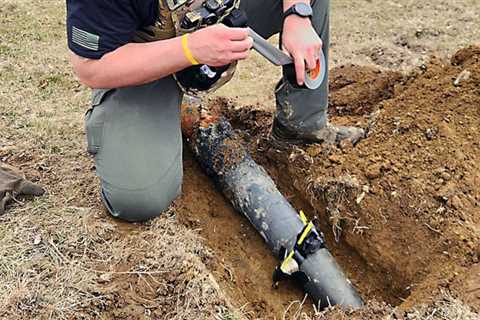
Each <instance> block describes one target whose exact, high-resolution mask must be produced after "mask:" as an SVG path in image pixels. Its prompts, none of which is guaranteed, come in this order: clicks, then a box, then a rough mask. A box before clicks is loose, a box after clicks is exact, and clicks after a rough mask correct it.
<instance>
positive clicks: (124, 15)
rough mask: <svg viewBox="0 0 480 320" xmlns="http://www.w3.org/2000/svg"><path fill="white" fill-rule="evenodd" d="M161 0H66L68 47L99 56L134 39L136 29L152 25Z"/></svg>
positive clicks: (92, 57)
mask: <svg viewBox="0 0 480 320" xmlns="http://www.w3.org/2000/svg"><path fill="white" fill-rule="evenodd" d="M158 1H159V0H67V35H68V47H69V48H70V50H72V51H73V52H75V53H76V54H77V55H79V56H81V57H85V58H90V59H100V58H101V57H102V56H103V55H104V54H106V53H108V52H111V51H114V50H115V49H117V48H119V47H121V46H123V45H125V44H127V43H130V42H132V39H133V37H134V35H135V32H136V31H137V30H139V29H141V28H142V27H145V26H149V25H153V24H154V23H155V20H156V19H157V16H158Z"/></svg>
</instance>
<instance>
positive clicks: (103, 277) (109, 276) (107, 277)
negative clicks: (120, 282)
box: [97, 273, 112, 283]
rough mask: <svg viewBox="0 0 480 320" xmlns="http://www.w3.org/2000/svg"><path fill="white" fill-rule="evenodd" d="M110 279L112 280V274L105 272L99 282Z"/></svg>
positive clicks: (106, 281) (105, 281)
mask: <svg viewBox="0 0 480 320" xmlns="http://www.w3.org/2000/svg"><path fill="white" fill-rule="evenodd" d="M110 281H112V275H111V274H110V273H104V274H102V275H100V276H99V277H98V279H97V282H98V283H108V282H110Z"/></svg>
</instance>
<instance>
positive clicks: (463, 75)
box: [453, 70, 472, 87]
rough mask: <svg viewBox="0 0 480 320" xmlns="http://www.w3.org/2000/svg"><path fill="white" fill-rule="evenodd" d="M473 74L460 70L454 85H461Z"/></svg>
mask: <svg viewBox="0 0 480 320" xmlns="http://www.w3.org/2000/svg"><path fill="white" fill-rule="evenodd" d="M471 75H472V73H471V72H470V71H468V70H463V71H462V72H460V74H459V75H458V77H457V78H456V79H455V80H454V81H453V85H454V86H455V87H459V86H460V85H461V83H462V82H463V81H467V80H468V79H470V76H471Z"/></svg>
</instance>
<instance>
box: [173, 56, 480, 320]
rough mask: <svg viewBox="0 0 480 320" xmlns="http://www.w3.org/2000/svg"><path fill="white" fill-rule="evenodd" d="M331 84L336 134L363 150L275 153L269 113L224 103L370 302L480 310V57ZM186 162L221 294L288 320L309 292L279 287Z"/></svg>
mask: <svg viewBox="0 0 480 320" xmlns="http://www.w3.org/2000/svg"><path fill="white" fill-rule="evenodd" d="M331 78H332V83H331V106H332V110H331V114H332V115H333V117H332V121H333V122H339V123H352V124H357V125H361V126H363V127H365V128H368V130H369V135H368V137H367V138H366V139H365V140H364V141H362V142H361V143H360V144H359V145H357V146H356V147H353V146H351V145H348V144H342V145H341V146H339V147H325V146H321V145H310V146H301V147H291V146H286V148H285V149H283V148H281V149H278V146H272V145H271V144H270V141H269V140H268V132H269V127H270V124H271V119H272V114H271V113H269V112H266V111H261V110H258V108H256V107H242V108H237V107H238V106H235V105H234V104H232V103H229V102H226V101H216V102H215V103H216V104H217V105H219V104H220V105H221V106H222V107H223V110H224V113H225V115H226V116H227V117H228V118H229V120H230V121H231V123H232V124H233V125H234V127H236V128H238V129H240V130H239V134H240V135H241V136H242V138H243V140H244V142H245V143H246V144H247V145H248V147H249V149H250V152H251V153H252V155H253V156H254V158H255V159H256V160H257V162H259V163H260V164H262V165H264V166H265V167H266V169H267V170H268V171H269V173H270V174H271V175H272V177H273V178H274V180H275V181H276V182H277V184H278V186H279V188H280V189H281V191H282V192H283V194H284V195H285V196H286V197H287V198H288V199H289V200H291V202H292V203H293V204H294V206H295V207H296V208H298V209H303V210H305V211H306V212H309V214H310V215H311V216H313V215H317V216H318V217H320V221H321V223H320V226H319V227H320V228H321V229H322V231H324V232H325V234H326V237H327V243H328V246H329V248H330V250H331V251H332V253H333V254H334V256H335V257H336V259H337V260H338V262H339V264H340V265H341V266H342V268H344V270H345V272H346V274H347V275H348V277H349V278H350V279H351V280H352V282H353V283H354V285H355V286H356V287H357V288H358V289H359V292H360V293H361V295H362V296H363V297H364V299H365V300H366V301H382V302H386V303H387V304H389V305H392V306H398V308H397V309H396V310H397V311H396V312H397V313H398V314H401V312H402V310H409V309H411V308H415V307H418V306H419V305H421V304H427V305H428V304H432V303H435V301H438V297H440V296H441V295H442V294H444V293H445V292H448V293H449V294H451V295H452V296H453V297H455V298H458V299H460V300H461V301H463V302H464V303H465V304H467V305H468V306H470V307H471V308H472V309H473V310H474V311H477V312H478V311H480V289H479V287H478V284H479V283H480V274H479V266H480V265H479V254H480V234H479V227H480V188H479V187H478V186H479V185H480V139H479V134H478V131H479V130H480V48H479V47H470V48H467V49H464V50H461V51H459V52H458V53H457V54H456V55H454V57H453V58H452V60H451V61H443V60H437V59H433V60H432V62H431V63H430V64H428V65H426V66H424V67H422V68H421V69H419V70H416V71H415V72H414V73H413V74H411V75H409V76H403V75H401V74H399V73H395V72H388V71H380V70H376V69H373V68H370V67H357V66H345V67H339V68H336V69H334V70H333V72H332V76H331ZM186 158H187V160H186V176H185V182H186V183H185V186H184V196H183V198H182V199H180V200H179V202H178V204H177V209H178V211H177V212H178V214H179V215H180V217H181V220H182V221H183V222H184V223H185V224H187V225H188V226H190V227H194V228H199V229H200V234H201V235H202V236H203V237H204V238H205V239H206V242H207V243H208V245H209V246H210V247H212V248H213V250H214V251H215V253H216V254H215V256H216V258H215V259H214V262H212V265H210V267H211V268H212V270H213V273H214V275H215V276H216V278H217V280H218V281H219V282H220V286H221V287H222V288H223V289H224V290H225V291H226V292H227V293H228V295H229V296H230V297H233V299H232V300H233V301H234V303H235V304H236V305H237V307H242V306H243V307H244V309H243V310H244V311H245V312H246V315H247V316H249V317H252V318H254V317H267V318H269V317H270V318H271V317H273V316H276V317H282V316H283V312H284V309H285V308H286V307H288V305H289V304H290V303H291V302H292V301H295V300H297V301H298V300H299V301H301V300H302V299H303V293H302V292H300V291H299V290H298V289H297V288H296V287H295V285H294V284H293V283H285V284H283V285H281V287H280V289H279V290H274V289H272V288H271V271H272V270H273V268H274V266H275V264H276V260H275V259H274V257H272V255H271V254H270V253H269V251H268V248H267V247H266V246H265V245H264V244H263V241H262V240H261V238H260V237H259V236H258V235H257V234H256V233H255V232H254V231H253V229H252V228H251V227H250V226H249V225H248V222H247V220H246V219H244V218H243V217H241V216H239V215H238V214H236V213H235V212H234V211H233V210H232V208H231V207H230V206H229V205H228V204H227V203H226V202H225V200H224V199H223V197H222V196H220V195H219V194H218V192H217V191H216V190H215V189H214V186H213V185H210V184H209V183H205V181H208V178H207V177H205V176H203V174H202V173H200V170H199V168H198V167H197V165H196V164H195V162H194V161H193V160H192V159H191V155H189V154H188V153H187V156H186ZM372 303H373V302H372ZM310 304H311V303H310V301H309V300H306V301H305V305H306V306H307V309H306V310H307V311H308V310H311V308H310V309H309V308H308V305H310ZM388 308H389V307H386V306H385V305H381V307H379V305H378V304H375V303H374V304H373V306H371V307H369V308H368V309H369V310H370V311H372V312H373V311H375V310H377V309H381V310H383V312H387V311H386V310H388ZM397 313H396V314H397ZM373 314H375V312H374V313H373ZM332 317H333V316H332Z"/></svg>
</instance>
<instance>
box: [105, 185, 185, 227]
mask: <svg viewBox="0 0 480 320" xmlns="http://www.w3.org/2000/svg"><path fill="white" fill-rule="evenodd" d="M108 189H109V190H108ZM180 193H181V184H179V185H176V186H165V185H162V186H152V187H151V188H148V189H144V190H141V191H128V190H119V189H117V190H112V189H111V188H103V189H102V199H103V202H104V204H105V206H106V207H107V209H108V210H109V212H110V213H111V215H112V216H114V217H116V218H119V219H122V220H125V221H129V222H142V221H147V220H150V219H153V218H156V217H158V216H160V215H161V214H162V213H163V212H164V211H165V210H167V209H168V207H169V206H170V205H171V204H172V202H173V201H174V200H175V198H177V197H178V196H179V195H180Z"/></svg>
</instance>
